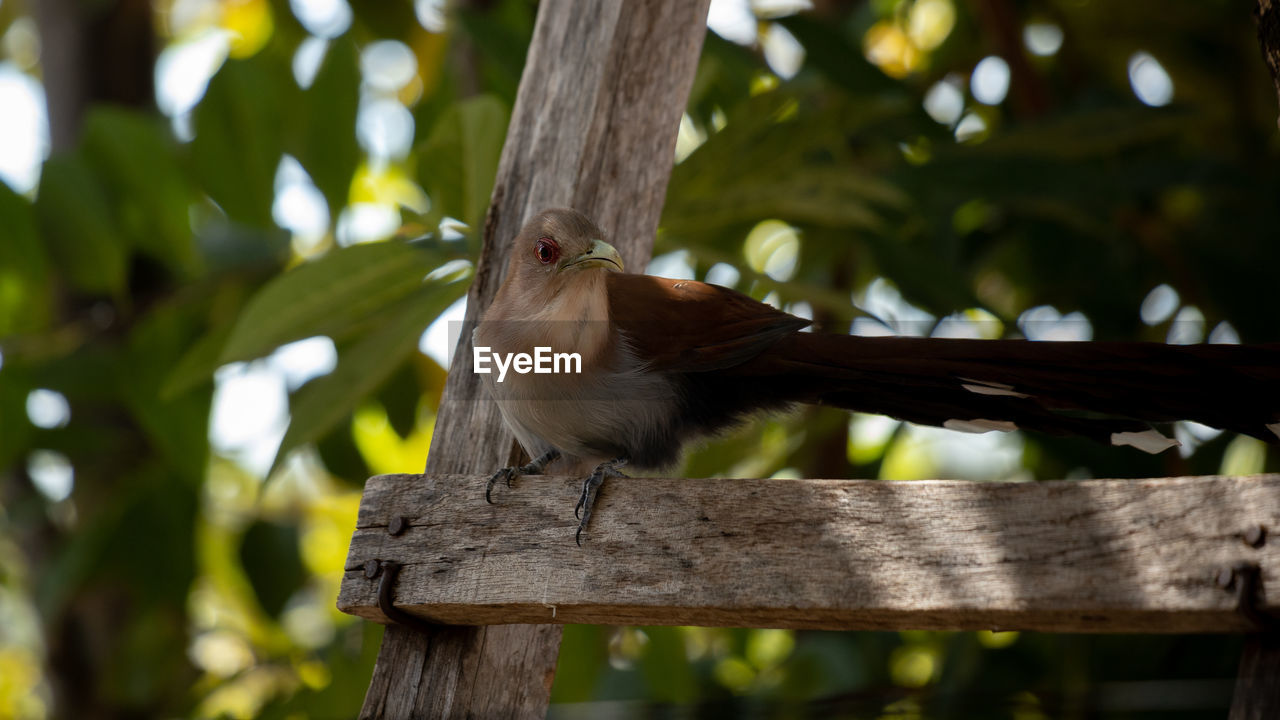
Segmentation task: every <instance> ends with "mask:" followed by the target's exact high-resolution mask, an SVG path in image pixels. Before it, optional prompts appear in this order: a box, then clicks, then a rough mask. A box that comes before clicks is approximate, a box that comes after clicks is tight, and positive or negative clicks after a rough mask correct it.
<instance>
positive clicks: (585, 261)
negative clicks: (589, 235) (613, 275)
mask: <svg viewBox="0 0 1280 720" xmlns="http://www.w3.org/2000/svg"><path fill="white" fill-rule="evenodd" d="M590 267H602V268H605V269H606V270H614V271H617V272H622V256H621V255H619V254H618V251H617V250H616V249H615V248H614V247H613V246H612V245H610V244H609V243H607V242H605V241H603V240H594V241H592V243H591V247H589V248H587V251H586V252H584V253H582V254H581V255H579V256H578V257H576V258H574V259H572V260H570V261H569V262H567V263H565V264H564V269H565V270H568V269H569V268H574V269H578V270H583V269H586V268H590Z"/></svg>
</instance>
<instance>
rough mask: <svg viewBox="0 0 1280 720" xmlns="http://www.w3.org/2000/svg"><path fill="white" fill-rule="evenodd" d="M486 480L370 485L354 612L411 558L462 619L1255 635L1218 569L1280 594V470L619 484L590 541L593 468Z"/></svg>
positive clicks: (353, 570)
mask: <svg viewBox="0 0 1280 720" xmlns="http://www.w3.org/2000/svg"><path fill="white" fill-rule="evenodd" d="M484 481H485V478H483V477H479V476H438V477H426V476H422V475H384V476H380V477H376V478H373V479H372V480H370V481H369V484H368V486H367V487H366V490H365V496H364V502H363V504H362V505H361V509H360V519H359V522H358V529H357V531H356V533H355V536H354V537H353V539H352V544H351V552H350V556H349V557H348V560H347V565H346V568H347V573H346V577H345V579H344V581H343V585H342V593H341V596H340V598H339V607H340V608H342V609H343V610H344V611H346V612H350V613H354V614H357V615H361V616H364V617H367V618H370V619H374V620H379V621H385V618H384V616H383V615H382V613H381V611H380V610H378V606H377V597H376V586H377V583H376V581H373V580H369V579H368V578H366V577H365V575H364V572H363V565H364V563H365V562H366V561H367V560H370V559H379V560H395V561H397V562H400V563H403V564H404V568H403V569H402V570H401V573H400V579H399V583H398V586H397V588H396V604H397V605H398V606H403V607H404V608H405V609H407V610H408V611H410V612H413V613H415V614H417V615H421V616H423V617H428V618H431V619H433V620H436V621H439V622H444V623H460V624H490V623H534V622H537V623H599V624H637V625H643V624H654V625H684V624H692V625H712V626H741V627H789V628H825V629H844V630H849V629H881V630H887V629H892V630H900V629H904V628H921V629H1004V630H1013V629H1017V630H1043V631H1058V632H1159V633H1165V632H1240V631H1246V630H1249V629H1250V626H1249V624H1248V622H1246V621H1245V620H1244V619H1243V618H1242V617H1241V616H1240V615H1239V614H1238V613H1237V612H1236V610H1235V596H1234V595H1233V594H1232V593H1231V592H1228V591H1226V590H1224V589H1222V588H1221V587H1219V586H1218V585H1217V584H1216V583H1215V582H1214V579H1215V573H1216V572H1217V571H1218V570H1220V569H1221V568H1224V567H1226V568H1230V567H1232V566H1233V565H1234V564H1236V563H1239V562H1254V563H1257V564H1258V565H1260V567H1261V570H1262V588H1263V591H1264V592H1266V591H1267V590H1268V589H1270V588H1275V587H1280V585H1278V584H1280V548H1278V547H1277V543H1275V542H1272V543H1271V544H1269V545H1268V544H1266V543H1263V544H1262V545H1261V547H1257V548H1255V547H1252V546H1251V545H1250V544H1248V543H1246V542H1245V541H1244V537H1245V535H1246V533H1247V532H1248V530H1249V528H1250V527H1252V526H1255V525H1262V526H1264V527H1280V475H1261V476H1253V477H1199V478H1169V479H1155V480H1091V481H1081V482H1044V483H972V482H962V481H921V482H902V483H894V482H875V481H857V480H726V479H711V480H684V479H650V478H627V479H620V480H615V481H611V482H609V483H607V484H606V485H605V487H604V489H603V490H602V492H601V495H600V499H599V504H598V505H597V510H596V514H595V516H594V518H593V520H592V525H591V527H590V529H589V531H588V533H587V534H586V535H584V539H585V542H584V545H583V547H581V548H579V547H578V546H576V545H575V544H574V542H573V536H574V529H575V527H576V521H575V519H574V517H573V512H572V510H573V503H574V499H575V498H576V497H577V493H578V491H579V486H580V480H579V479H578V478H571V477H555V476H533V477H523V478H520V479H519V480H518V481H517V483H516V486H515V487H514V488H511V489H506V488H500V489H499V490H496V491H495V499H496V501H497V504H495V505H487V504H486V503H485V502H484V492H483V488H484ZM400 516H404V517H406V518H407V520H408V523H407V527H406V529H405V530H404V532H403V533H401V534H399V535H396V536H393V535H390V534H388V532H387V526H388V523H389V522H390V521H391V520H392V519H393V518H396V517H400ZM1267 597H1269V598H1270V600H1269V602H1270V603H1271V604H1273V605H1275V604H1280V603H1277V602H1276V600H1275V598H1276V591H1274V590H1272V591H1271V592H1270V593H1268V595H1267ZM1265 602H1266V601H1264V604H1265Z"/></svg>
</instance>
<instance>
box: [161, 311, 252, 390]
mask: <svg viewBox="0 0 1280 720" xmlns="http://www.w3.org/2000/svg"><path fill="white" fill-rule="evenodd" d="M234 327H235V326H234V325H233V324H232V323H229V322H228V323H223V324H222V325H217V326H215V327H214V328H213V329H212V330H210V331H209V332H208V333H206V334H205V335H204V336H203V337H201V338H200V339H199V340H197V341H196V343H195V344H194V345H192V346H191V349H190V350H188V351H187V352H186V353H184V354H183V356H182V358H181V359H180V360H178V364H177V365H176V366H174V368H173V370H171V371H170V372H169V375H168V377H166V378H165V381H164V385H162V386H161V387H160V399H161V400H170V399H173V398H176V397H178V396H179V395H182V394H183V393H185V392H187V391H188V390H190V389H192V388H194V387H196V386H197V385H200V384H202V383H206V382H209V381H210V380H212V379H213V371H214V370H217V369H218V367H219V366H220V365H221V363H219V362H218V357H219V356H220V355H221V354H222V348H223V347H225V346H226V344H227V338H229V337H231V330H232V329H233V328H234Z"/></svg>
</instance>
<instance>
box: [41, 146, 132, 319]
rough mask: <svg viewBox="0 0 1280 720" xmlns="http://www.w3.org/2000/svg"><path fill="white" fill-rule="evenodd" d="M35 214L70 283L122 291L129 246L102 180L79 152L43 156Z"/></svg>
mask: <svg viewBox="0 0 1280 720" xmlns="http://www.w3.org/2000/svg"><path fill="white" fill-rule="evenodd" d="M36 215H37V217H38V218H39V221H40V234H41V235H42V236H43V237H44V239H45V241H46V242H47V243H48V244H49V249H50V250H51V252H52V254H53V256H54V258H55V259H56V261H57V266H58V268H59V269H60V270H62V271H63V272H64V273H65V274H66V276H67V279H68V280H69V281H70V282H71V284H72V285H73V286H75V287H76V288H78V289H80V290H83V291H85V292H89V293H101V294H109V295H119V294H121V293H122V292H123V291H124V286H125V280H126V277H127V265H128V263H127V262H126V260H127V258H128V254H129V248H128V247H127V246H126V244H125V240H124V237H123V236H121V234H120V232H119V230H118V229H117V228H116V225H115V218H114V214H113V213H112V212H111V205H110V203H109V201H108V198H107V196H106V193H105V192H104V191H103V187H102V184H101V182H100V181H99V179H98V178H97V177H95V176H94V174H93V173H92V172H91V171H90V169H89V167H88V166H87V165H86V164H85V163H84V161H83V160H81V159H80V158H79V157H78V156H75V155H65V156H61V157H54V158H50V159H49V160H48V161H47V162H45V164H44V170H43V171H42V172H41V175H40V194H39V196H38V199H37V200H36Z"/></svg>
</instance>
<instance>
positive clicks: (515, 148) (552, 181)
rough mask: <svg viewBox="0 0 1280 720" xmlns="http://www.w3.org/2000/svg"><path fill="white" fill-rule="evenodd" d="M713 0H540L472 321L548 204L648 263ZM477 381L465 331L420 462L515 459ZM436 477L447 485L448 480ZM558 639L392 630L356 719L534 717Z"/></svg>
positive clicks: (541, 711) (475, 490) (524, 629)
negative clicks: (583, 217)
mask: <svg viewBox="0 0 1280 720" xmlns="http://www.w3.org/2000/svg"><path fill="white" fill-rule="evenodd" d="M708 2H709V0H694V1H692V2H689V1H686V0H634V1H633V0H628V2H625V3H623V2H618V1H617V0H544V2H543V3H542V4H541V5H540V6H539V9H538V19H537V23H536V25H535V28H534V35H533V41H532V44H531V46H530V48H529V55H528V58H527V60H526V63H525V68H524V73H523V75H522V76H521V79H520V91H519V93H518V96H517V99H516V105H515V108H514V110H513V113H512V118H511V125H510V127H509V129H508V131H507V139H506V143H505V144H504V145H503V148H502V158H501V161H500V162H499V167H498V175H497V179H496V182H495V185H494V190H493V198H492V203H491V206H490V208H489V213H488V216H487V218H486V220H485V228H484V235H485V240H484V246H483V250H482V251H481V255H480V261H479V263H478V265H477V267H476V276H475V281H474V283H473V284H472V288H471V290H470V293H469V294H468V296H467V300H468V304H467V323H471V322H474V321H475V319H476V318H477V317H479V314H480V312H481V311H483V309H484V308H485V307H487V306H488V305H489V302H490V301H491V300H492V299H493V295H494V293H495V292H496V291H497V288H498V286H499V284H500V283H501V282H502V275H503V272H504V270H505V267H506V255H507V250H508V248H509V247H510V242H511V240H512V238H514V237H515V235H516V232H517V231H518V229H519V228H520V225H521V224H522V223H523V222H524V221H525V219H527V218H528V217H529V216H530V215H532V214H533V213H535V212H537V211H539V210H542V209H544V208H547V207H555V206H572V207H575V208H577V209H579V210H581V211H583V212H585V213H587V214H589V215H591V216H593V217H595V218H596V219H597V220H598V221H599V222H600V223H601V225H602V226H603V227H605V228H606V229H607V230H609V231H611V232H612V240H613V244H614V245H615V246H616V247H617V248H618V250H619V251H620V252H621V253H622V256H623V258H624V259H625V261H626V262H627V263H628V264H630V265H631V266H632V267H643V265H644V263H645V261H646V260H647V259H648V257H649V254H650V251H651V249H652V243H653V236H654V232H655V231H656V229H657V226H658V218H659V215H660V214H661V210H662V203H663V199H664V197H665V195H666V187H667V180H668V178H669V176H670V174H671V167H672V165H673V164H674V161H675V141H676V131H677V128H678V126H679V121H680V115H681V113H682V112H683V111H684V106H685V103H686V101H687V98H688V95H689V88H690V87H691V86H692V84H693V75H694V71H695V69H696V68H697V62H698V55H699V53H700V51H701V48H702V40H703V37H704V36H705V34H706V17H707V6H708ZM466 327H469V325H468V326H466ZM477 377H478V376H476V375H475V374H474V373H472V372H471V343H470V331H469V329H464V331H463V332H462V338H461V341H460V342H459V346H458V350H457V352H456V354H455V360H454V364H453V368H452V370H451V371H450V373H449V379H448V382H447V384H446V386H445V393H444V400H443V402H442V404H441V407H440V412H439V415H438V417H437V420H436V432H435V435H434V437H433V438H432V442H431V452H430V456H429V458H428V460H427V472H429V473H432V474H433V475H437V476H438V475H439V474H440V473H491V472H493V471H494V470H496V469H498V468H499V467H502V466H504V465H508V464H510V463H511V462H512V458H513V454H514V452H513V442H512V436H511V434H510V433H508V432H507V431H506V429H505V428H504V427H503V426H502V423H501V420H500V418H499V416H498V413H497V410H496V408H495V407H494V405H493V403H488V402H477V401H476V400H477V398H478V397H479V393H480V392H481V391H480V385H479V381H478V379H477ZM433 487H436V488H438V489H441V488H447V487H448V481H447V480H441V481H438V482H437V483H435V484H434V485H433ZM406 490H409V488H406ZM449 492H451V493H453V494H457V495H459V496H462V495H474V497H475V498H477V499H480V501H481V502H482V503H483V499H482V496H483V488H482V487H477V486H475V485H473V484H466V485H463V484H459V485H457V486H454V487H452V488H451V489H450V490H449ZM383 499H384V500H385V501H389V502H391V503H392V504H393V505H394V504H398V501H395V500H394V499H391V498H386V497H384V498H383ZM412 535H413V537H415V538H417V539H418V541H419V542H421V543H424V544H423V546H422V547H421V548H420V549H422V550H424V551H425V550H427V549H428V548H429V547H434V539H433V538H424V537H423V536H422V534H421V533H416V532H415V533H413V534H412ZM408 576H409V577H411V576H413V572H410V573H409V575H408ZM366 582H368V581H366ZM530 622H538V620H536V619H531V620H530ZM559 643H560V628H559V626H555V625H550V626H548V625H542V626H532V625H512V626H506V627H498V628H484V627H481V628H441V629H437V630H435V631H432V632H428V633H423V632H418V631H416V630H412V629H407V628H403V627H399V626H392V627H390V628H388V629H387V632H386V634H385V635H384V637H383V643H382V649H381V651H380V652H379V655H378V662H377V666H376V667H375V669H374V677H373V680H372V682H371V683H370V686H369V691H368V694H367V695H366V697H365V704H364V708H363V709H362V711H361V717H362V718H382V717H386V718H401V717H484V718H490V717H503V718H517V717H519V718H534V717H542V716H543V715H545V713H546V708H547V703H548V701H549V698H550V691H551V681H552V679H553V677H554V674H555V664H556V655H557V651H558V649H559Z"/></svg>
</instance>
